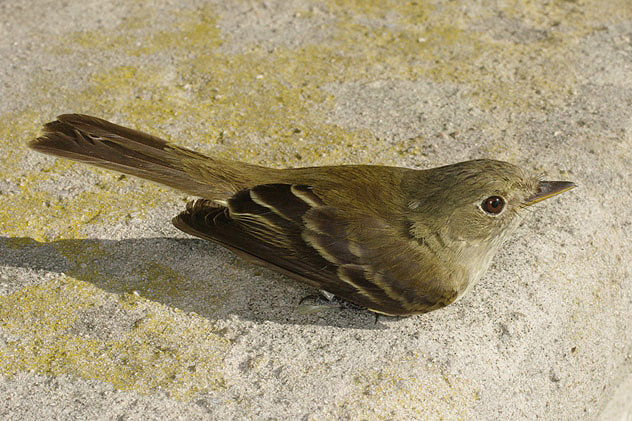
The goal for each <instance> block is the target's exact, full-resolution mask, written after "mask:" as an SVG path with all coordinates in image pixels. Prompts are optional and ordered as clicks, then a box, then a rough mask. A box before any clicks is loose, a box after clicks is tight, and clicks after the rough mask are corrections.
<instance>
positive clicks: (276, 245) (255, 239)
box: [29, 114, 575, 315]
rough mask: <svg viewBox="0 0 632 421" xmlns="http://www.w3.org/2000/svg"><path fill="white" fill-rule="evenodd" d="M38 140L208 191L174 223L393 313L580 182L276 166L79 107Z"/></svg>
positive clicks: (433, 303)
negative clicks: (199, 148)
mask: <svg viewBox="0 0 632 421" xmlns="http://www.w3.org/2000/svg"><path fill="white" fill-rule="evenodd" d="M29 146H30V147H31V148H33V149H35V150H36V151H39V152H43V153H46V154H51V155H55V156H60V157H64V158H68V159H72V160H75V161H80V162H85V163H88V164H92V165H96V166H99V167H103V168H108V169H112V170H116V171H120V172H123V173H126V174H131V175H134V176H137V177H141V178H145V179H148V180H152V181H155V182H158V183H162V184H164V185H167V186H169V187H173V188H175V189H178V190H181V191H183V192H185V193H187V194H190V195H193V196H198V197H200V199H197V200H194V201H192V202H190V203H189V204H188V205H187V207H186V210H185V211H184V212H182V213H181V214H180V215H178V216H176V217H175V218H174V219H173V223H174V225H175V226H176V227H178V228H179V229H181V230H182V231H184V232H186V233H189V234H191V235H194V236H197V237H201V238H204V239H207V240H211V241H214V242H216V243H218V244H220V245H222V246H224V247H226V248H228V249H230V250H232V251H233V252H235V253H236V254H237V255H239V256H241V257H243V258H245V259H247V260H249V261H251V262H253V263H255V264H259V265H262V266H265V267H268V268H271V269H274V270H276V271H278V272H281V273H283V274H285V275H287V276H289V277H290V278H293V279H296V280H298V281H300V282H304V283H306V284H308V285H311V286H313V287H316V288H318V289H320V290H324V291H327V292H329V293H332V294H334V295H336V296H338V297H340V298H343V299H345V300H348V301H350V302H352V303H355V304H357V305H360V306H363V307H366V308H367V309H369V310H371V311H373V312H376V313H381V314H387V315H411V314H418V313H425V312H428V311H432V310H436V309H438V308H441V307H444V306H447V305H448V304H450V303H452V302H453V301H454V300H456V299H457V298H459V297H461V296H462V295H463V294H464V293H465V292H466V291H467V290H468V289H470V288H471V287H472V286H473V285H474V284H475V283H476V282H477V281H478V280H479V279H480V278H481V276H482V275H483V273H484V272H485V270H486V269H487V267H488V266H489V263H490V261H491V259H492V257H493V256H494V254H495V253H496V251H497V250H498V249H499V248H500V246H501V245H502V243H503V241H504V240H505V239H506V238H507V236H508V235H509V234H510V233H511V232H512V231H513V230H514V229H515V228H516V226H517V225H518V221H519V218H520V216H521V213H522V211H523V209H524V208H525V207H527V206H530V205H532V204H534V203H537V202H539V201H541V200H544V199H547V198H549V197H551V196H554V195H557V194H559V193H562V192H565V191H567V190H570V189H572V188H573V187H575V184H574V183H571V182H568V181H540V180H539V179H538V177H536V176H534V175H533V174H530V173H529V172H527V171H524V170H522V169H520V168H519V167H517V166H515V165H513V164H510V163H507V162H502V161H494V160H488V159H479V160H474V161H466V162H460V163H458V164H453V165H447V166H443V167H438V168H432V169H427V170H413V169H408V168H399V167H387V166H376V165H343V166H325V167H309V168H288V169H273V168H266V167H261V166H257V165H251V164H246V163H243V162H237V161H230V160H226V159H220V158H213V157H208V156H205V155H202V154H199V153H197V152H194V151H192V150H189V149H185V148H181V147H178V146H175V145H172V144H169V143H167V142H166V141H164V140H162V139H159V138H157V137H154V136H151V135H149V134H146V133H142V132H139V131H136V130H132V129H129V128H126V127H122V126H118V125H116V124H113V123H110V122H108V121H105V120H101V119H99V118H96V117H90V116H86V115H79V114H67V115H61V116H59V117H58V119H57V120H56V121H53V122H51V123H48V124H46V125H45V126H44V133H43V134H42V136H40V137H38V138H37V139H35V140H33V141H32V142H31V143H30V144H29Z"/></svg>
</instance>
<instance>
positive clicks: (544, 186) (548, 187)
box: [523, 181, 577, 206]
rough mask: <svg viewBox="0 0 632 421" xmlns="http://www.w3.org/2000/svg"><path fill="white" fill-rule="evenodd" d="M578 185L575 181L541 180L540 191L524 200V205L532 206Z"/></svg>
mask: <svg viewBox="0 0 632 421" xmlns="http://www.w3.org/2000/svg"><path fill="white" fill-rule="evenodd" d="M575 187H577V185H576V184H575V183H572V182H570V181H540V184H539V185H538V192H537V193H536V194H534V195H533V196H531V197H530V198H528V199H527V200H525V201H524V203H523V206H531V205H533V204H534V203H538V202H541V201H543V200H544V199H548V198H549V197H553V196H556V195H558V194H560V193H564V192H565V191H569V190H571V189H574V188H575Z"/></svg>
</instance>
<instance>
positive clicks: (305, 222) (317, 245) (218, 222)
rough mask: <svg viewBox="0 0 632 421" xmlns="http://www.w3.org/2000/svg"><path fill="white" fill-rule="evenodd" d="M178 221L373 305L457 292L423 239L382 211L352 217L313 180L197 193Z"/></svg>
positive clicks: (393, 310)
mask: <svg viewBox="0 0 632 421" xmlns="http://www.w3.org/2000/svg"><path fill="white" fill-rule="evenodd" d="M173 222H174V224H175V226H176V227H178V228H179V229H181V230H182V231H184V232H187V233H189V234H192V235H195V236H197V237H201V238H204V239H208V240H211V241H214V242H216V243H219V244H221V245H223V246H225V247H227V248H229V249H231V250H233V251H234V252H236V253H237V254H238V255H240V256H242V257H244V258H246V259H248V260H250V261H252V262H253V263H256V264H259V265H262V266H266V267H269V268H272V269H274V270H277V271H279V272H282V273H284V274H286V275H288V276H290V277H292V278H294V279H297V280H299V281H302V282H305V283H307V284H309V285H312V286H314V287H316V288H319V289H323V290H326V291H328V292H331V293H333V294H335V295H337V296H339V297H341V298H344V299H346V300H348V301H351V302H353V303H355V304H358V305H361V306H364V307H366V308H368V309H369V310H372V311H375V312H379V313H384V314H389V315H406V314H414V313H423V312H426V311H430V310H434V309H437V308H440V307H443V306H445V305H448V304H449V303H450V302H452V301H453V300H454V299H455V298H456V296H457V291H456V290H454V289H453V288H450V287H447V286H446V285H445V283H444V282H442V281H441V280H440V279H435V278H433V277H432V276H431V274H436V273H437V269H436V268H435V269H433V268H430V267H427V266H428V261H432V259H429V258H428V257H426V258H425V259H424V258H423V256H422V254H423V252H424V250H423V244H421V243H420V242H418V241H416V240H414V239H413V238H412V237H409V236H407V235H408V234H407V233H406V232H404V233H403V234H402V233H401V232H400V231H401V230H400V231H398V230H397V229H396V228H395V227H393V226H391V225H389V224H388V223H387V222H386V221H385V220H384V219H382V218H380V217H379V216H372V215H363V216H361V217H358V218H354V220H353V221H352V220H350V217H348V216H345V214H344V213H343V212H342V211H341V210H340V209H338V208H336V207H332V206H328V204H327V203H325V202H324V201H323V200H322V199H321V198H320V197H319V196H318V195H317V194H316V193H315V192H314V191H313V189H312V188H311V187H310V186H307V185H296V184H294V185H292V184H263V185H258V186H255V187H253V188H250V189H246V190H242V191H240V192H238V193H236V194H235V195H233V196H232V197H230V198H229V199H228V200H227V201H226V206H218V205H217V204H215V203H213V202H211V201H208V200H204V199H199V200H196V201H194V202H191V203H189V205H188V206H187V210H186V211H185V212H182V213H181V214H180V215H178V216H177V217H175V218H174V220H173Z"/></svg>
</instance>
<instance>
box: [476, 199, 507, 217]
mask: <svg viewBox="0 0 632 421" xmlns="http://www.w3.org/2000/svg"><path fill="white" fill-rule="evenodd" d="M504 207H505V199H503V198H502V197H500V196H490V197H488V198H487V199H485V200H483V203H481V208H482V209H483V210H484V211H485V212H487V213H491V214H492V215H497V214H499V213H500V212H501V211H502V210H503V208H504Z"/></svg>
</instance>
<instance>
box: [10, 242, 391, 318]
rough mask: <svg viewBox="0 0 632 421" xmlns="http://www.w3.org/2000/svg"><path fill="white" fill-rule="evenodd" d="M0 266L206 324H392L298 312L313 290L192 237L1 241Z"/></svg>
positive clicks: (357, 313) (338, 312) (336, 312)
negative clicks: (145, 302) (155, 305)
mask: <svg viewBox="0 0 632 421" xmlns="http://www.w3.org/2000/svg"><path fill="white" fill-rule="evenodd" d="M0 266H4V267H8V268H23V269H26V270H28V271H29V273H31V276H43V273H42V272H44V273H52V274H60V275H62V274H64V275H67V276H70V277H72V278H75V279H78V280H81V281H85V282H89V283H91V284H93V285H94V286H96V287H97V288H99V289H102V290H104V291H106V292H110V293H114V294H118V295H123V294H130V293H134V294H139V295H140V296H141V297H144V298H147V299H149V300H152V301H156V302H160V303H163V304H166V305H168V306H172V307H176V308H179V309H181V310H183V311H185V312H187V313H188V312H195V313H196V314H198V315H200V316H202V317H205V318H207V319H209V320H221V319H230V318H232V317H234V316H237V317H239V318H241V319H245V320H251V321H253V322H258V323H261V322H265V321H272V322H276V323H282V324H295V325H328V326H334V327H341V328H353V329H371V330H375V329H384V328H386V327H387V325H385V324H384V322H386V323H387V324H388V322H389V320H391V319H392V318H380V319H379V320H376V316H375V315H374V314H373V313H371V312H369V311H367V310H359V309H353V308H343V309H327V310H323V311H321V312H319V313H316V314H302V313H301V312H300V311H298V309H299V302H300V300H301V298H303V297H305V296H307V295H310V294H314V293H315V292H316V291H315V290H314V289H312V288H310V287H307V286H303V285H299V284H297V283H296V282H294V281H292V280H289V279H287V278H285V277H284V276H282V275H279V274H277V273H275V272H273V271H270V270H267V269H263V268H259V267H257V266H254V265H251V264H249V263H247V262H245V261H243V260H241V259H240V258H238V257H236V256H235V255H233V254H232V253H231V252H229V251H227V250H225V249H224V248H222V247H219V246H217V245H215V244H213V243H210V242H208V241H204V240H198V239H188V238H186V239H185V238H168V237H154V238H133V239H124V240H105V239H71V240H57V241H51V242H38V241H36V240H34V239H32V238H29V237H4V236H0ZM38 272H40V274H38ZM5 282H6V281H5ZM8 282H9V284H10V282H11V281H10V280H9V281H8ZM9 287H11V285H9Z"/></svg>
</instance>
